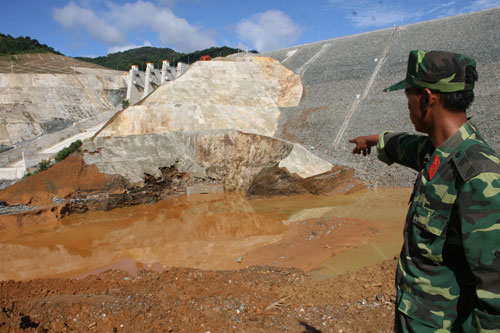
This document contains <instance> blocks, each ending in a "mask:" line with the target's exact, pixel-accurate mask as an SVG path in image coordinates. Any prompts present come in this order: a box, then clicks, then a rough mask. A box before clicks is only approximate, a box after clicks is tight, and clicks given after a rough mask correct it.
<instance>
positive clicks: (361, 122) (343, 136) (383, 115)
mask: <svg viewBox="0 0 500 333" xmlns="http://www.w3.org/2000/svg"><path fill="white" fill-rule="evenodd" d="M499 22H500V8H495V9H491V10H486V11H481V12H476V13H472V14H466V15H460V16H455V17H451V18H445V19H439V20H434V21H429V22H424V23H418V24H412V25H406V26H401V27H395V28H391V29H385V30H380V31H375V32H370V33H364V34H360V35H354V36H348V37H342V38H336V39H332V40H327V41H321V42H317V43H312V44H307V45H301V46H296V47H291V48H287V49H282V50H276V51H271V52H267V53H265V54H263V55H266V56H270V57H273V58H274V59H277V60H278V61H280V62H281V63H282V64H283V65H285V66H286V67H287V68H289V69H291V70H292V71H294V72H296V73H297V74H299V75H300V76H301V78H302V83H303V85H304V94H303V97H302V100H301V102H300V104H299V105H298V106H297V107H294V108H288V109H286V110H282V112H281V113H280V119H279V123H278V130H277V132H276V135H275V136H276V137H279V138H284V139H287V140H290V141H293V142H298V143H300V144H302V145H303V146H305V147H307V148H308V149H310V150H311V151H313V152H314V153H315V154H316V155H318V156H321V157H322V158H325V159H327V160H328V161H330V162H332V163H335V164H342V165H349V166H352V167H354V168H355V169H356V170H357V175H358V176H360V177H362V178H363V179H364V180H366V181H368V182H373V183H375V184H391V185H406V186H408V185H411V184H412V182H413V178H414V173H413V172H412V171H408V170H405V169H403V168H401V167H398V166H391V167H390V168H391V169H390V170H389V169H388V167H386V166H385V164H383V163H381V162H379V161H378V160H377V159H376V158H375V157H373V158H370V159H368V160H367V159H366V158H364V157H363V156H357V155H356V156H354V155H352V154H351V151H352V148H353V147H352V144H350V143H348V140H349V139H351V138H354V137H356V136H359V135H366V134H375V133H380V132H382V131H384V130H394V131H408V132H413V131H414V129H413V127H412V124H411V122H410V121H409V118H408V109H407V102H406V98H405V96H404V94H403V93H402V92H391V93H383V92H382V91H383V89H384V88H386V87H388V86H389V85H391V84H393V83H395V82H397V81H399V80H402V79H403V78H404V75H405V71H406V62H407V59H408V54H409V52H410V51H411V50H414V49H423V50H449V51H453V52H458V53H464V54H468V55H471V56H473V57H475V58H476V60H477V64H478V66H477V70H478V73H479V81H478V82H477V84H476V89H475V93H476V98H475V101H474V103H473V106H472V108H471V109H470V110H468V116H471V117H472V119H473V121H474V122H475V123H476V124H477V125H478V127H479V128H480V130H481V132H482V133H483V135H484V136H485V137H486V139H487V141H488V142H489V143H490V144H491V145H492V147H493V148H494V149H495V150H496V151H500V131H499V128H500V116H499V113H498V112H497V111H496V110H497V109H498V105H499V104H500V84H499V82H500V77H499V74H498V73H500V43H498V41H499V40H500V24H499Z"/></svg>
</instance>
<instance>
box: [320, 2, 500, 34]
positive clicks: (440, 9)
mask: <svg viewBox="0 0 500 333" xmlns="http://www.w3.org/2000/svg"><path fill="white" fill-rule="evenodd" d="M327 3H328V7H329V8H331V9H332V8H333V9H335V10H340V11H342V12H344V15H345V17H346V18H347V19H348V20H350V21H351V22H352V23H353V24H354V26H356V27H358V28H369V27H374V28H380V27H387V26H390V25H393V24H396V25H401V24H408V23H411V22H414V21H419V20H421V19H430V18H439V17H447V16H453V15H457V14H460V13H467V12H471V11H478V10H482V9H487V8H493V7H498V6H500V0H474V1H473V2H472V4H470V5H468V6H466V5H464V4H463V1H461V2H459V3H458V2H457V1H454V0H451V1H447V2H439V1H434V0H427V1H426V0H421V1H419V2H406V3H404V5H403V3H402V2H399V1H392V0H385V1H382V0H379V1H371V0H327Z"/></svg>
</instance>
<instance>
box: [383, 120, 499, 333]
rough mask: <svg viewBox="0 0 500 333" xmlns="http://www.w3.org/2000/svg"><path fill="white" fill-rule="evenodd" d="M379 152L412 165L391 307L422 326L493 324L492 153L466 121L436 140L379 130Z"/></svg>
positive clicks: (495, 228) (495, 197)
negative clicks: (412, 180)
mask: <svg viewBox="0 0 500 333" xmlns="http://www.w3.org/2000/svg"><path fill="white" fill-rule="evenodd" d="M377 155H378V157H379V159H380V160H381V161H383V162H385V163H387V164H392V163H399V164H402V165H404V166H407V167H410V168H412V169H414V170H416V171H418V172H419V174H418V176H417V180H416V183H415V186H414V189H413V194H412V196H411V198H410V206H409V210H408V215H407V217H406V224H405V228H404V245H403V248H402V250H401V255H400V258H399V263H398V269H397V273H396V289H397V300H396V306H397V309H398V310H399V313H404V314H405V315H406V316H407V318H409V319H410V320H409V322H414V323H415V325H417V326H418V327H420V329H418V330H417V331H422V327H425V328H427V327H428V328H429V329H428V330H426V331H439V332H448V331H464V332H476V331H485V332H492V331H494V332H499V331H500V161H499V158H498V154H497V153H496V152H495V151H493V149H492V148H491V147H489V146H488V144H487V143H486V142H485V141H484V139H483V138H482V137H481V136H480V134H479V132H478V131H477V129H476V127H475V126H474V124H473V123H472V122H470V121H468V122H466V123H465V124H464V125H463V126H462V127H461V128H460V129H459V130H458V131H457V132H456V133H455V134H454V135H452V136H451V137H450V138H448V139H447V140H446V141H445V142H444V143H443V144H442V145H440V146H439V147H438V148H436V149H435V148H434V146H433V145H432V143H431V141H430V140H429V138H428V137H427V136H420V135H412V134H404V133H390V132H385V133H384V134H382V135H380V137H379V142H378V145H377Z"/></svg>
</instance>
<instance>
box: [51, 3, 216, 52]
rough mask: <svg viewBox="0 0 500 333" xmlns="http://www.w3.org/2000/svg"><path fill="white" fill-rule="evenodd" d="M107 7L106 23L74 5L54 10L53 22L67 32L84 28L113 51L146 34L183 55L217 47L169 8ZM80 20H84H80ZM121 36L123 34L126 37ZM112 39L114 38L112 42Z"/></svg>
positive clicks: (144, 4) (143, 5)
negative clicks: (129, 39) (136, 36)
mask: <svg viewBox="0 0 500 333" xmlns="http://www.w3.org/2000/svg"><path fill="white" fill-rule="evenodd" d="M169 3H170V4H171V3H173V2H172V1H169ZM107 5H108V10H107V11H106V12H103V13H100V17H103V18H106V20H104V19H103V18H100V17H99V16H98V15H97V14H96V13H94V12H93V11H92V10H90V9H84V8H81V7H78V6H77V5H75V4H74V3H70V4H69V5H67V6H66V7H63V8H61V9H55V10H54V19H55V20H56V21H57V22H58V23H59V24H61V26H63V27H64V28H67V29H74V28H78V27H80V26H84V27H85V29H86V30H87V32H89V36H90V37H91V38H92V39H94V40H100V41H104V42H106V43H107V44H108V45H109V46H110V49H113V50H114V49H115V48H116V49H117V50H118V49H119V48H120V47H123V45H126V44H127V39H126V38H125V36H135V35H141V34H142V33H144V32H147V31H152V32H154V33H155V34H156V36H157V37H158V39H159V41H160V43H161V46H163V47H170V48H173V49H175V50H176V51H180V52H191V51H194V50H201V49H205V48H208V47H211V46H216V45H217V43H216V41H215V40H214V39H213V38H212V37H211V36H210V35H209V34H207V33H205V32H203V31H200V29H199V28H197V27H195V26H193V25H191V24H189V22H187V21H186V20H185V19H183V18H179V17H177V16H176V15H175V14H174V13H173V12H172V10H171V9H170V8H168V7H165V6H161V5H156V4H153V3H151V2H146V1H137V2H134V3H124V4H120V5H117V4H113V3H111V2H108V3H107ZM81 16H83V17H84V18H80V17H81ZM96 23H98V24H97V25H98V27H97V28H95V25H96ZM106 29H107V30H106ZM103 31H104V32H105V34H104V35H109V37H107V38H104V37H103V33H102V32H103ZM112 31H115V32H117V33H118V34H119V35H116V36H114V35H113V34H111V32H112ZM106 32H108V33H106ZM120 32H123V35H122V34H121V33H120ZM113 36H114V37H115V38H111V37H113ZM118 37H121V38H118ZM129 44H133V43H129Z"/></svg>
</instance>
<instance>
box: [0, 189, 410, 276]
mask: <svg viewBox="0 0 500 333" xmlns="http://www.w3.org/2000/svg"><path fill="white" fill-rule="evenodd" d="M409 196H410V189H408V188H390V189H376V190H373V189H372V190H363V191H359V192H356V193H353V194H348V195H342V196H333V197H325V196H312V195H304V196H293V197H280V198H265V199H252V200H249V199H248V198H246V197H245V196H243V195H238V194H234V193H233V194H219V195H193V196H189V197H187V196H183V197H178V198H172V199H168V200H164V201H161V202H159V203H157V204H155V205H138V206H133V207H125V208H120V209H114V210H112V211H108V212H88V213H85V214H73V215H71V216H68V217H65V218H63V219H62V220H61V223H60V225H58V226H57V227H53V226H52V227H50V228H47V229H45V230H44V229H42V230H37V231H36V232H26V233H24V234H20V235H17V236H16V237H15V238H12V239H6V240H4V241H2V242H1V243H0V280H7V279H14V280H27V279H34V278H42V277H78V276H85V275H86V274H89V272H99V271H104V270H106V269H109V268H119V269H125V270H128V271H129V272H132V273H133V272H134V271H135V270H137V269H139V268H146V269H162V268H164V267H174V266H176V267H194V268H200V269H233V268H238V265H244V264H245V263H247V262H246V261H243V262H241V261H242V258H247V257H249V258H250V257H251V256H250V255H249V256H247V254H249V253H254V254H255V253H263V254H262V255H261V254H258V255H257V256H254V257H253V258H252V260H253V261H250V260H249V261H248V264H250V263H251V264H276V265H281V264H283V265H284V264H285V263H280V262H278V261H276V260H274V259H272V260H271V259H270V258H268V257H266V256H269V255H266V254H264V253H271V254H272V253H273V252H274V251H273V248H272V246H273V244H279V242H280V241H281V240H282V238H283V237H284V235H285V234H286V233H287V231H289V230H290V228H291V227H292V226H293V225H294V224H297V223H302V222H303V221H319V220H318V219H330V220H328V221H339V219H355V220H356V221H361V222H359V223H352V225H353V227H352V228H351V229H344V233H343V234H342V237H341V238H336V239H335V242H344V241H345V242H346V244H347V245H346V246H344V250H342V253H339V254H338V255H334V256H333V257H331V256H329V257H328V258H326V259H325V260H323V259H322V262H321V263H320V264H319V265H316V267H315V268H314V269H313V270H312V274H313V275H314V276H315V277H316V278H317V279H322V278H326V277H328V276H332V275H335V274H339V273H342V272H345V271H347V270H353V269H357V268H359V267H361V266H364V265H370V264H375V263H376V262H378V261H380V260H383V259H385V258H392V257H393V256H395V255H397V254H398V252H399V249H400V247H401V242H402V236H401V232H402V228H403V221H404V216H405V214H406V210H407V202H408V198H409ZM325 221H327V220H325ZM345 221H347V220H344V222H345ZM316 223H317V222H316ZM367 226H369V228H367ZM367 229H369V231H367ZM294 230H295V229H294ZM296 230H302V229H296ZM346 230H349V232H346ZM361 231H363V232H364V234H365V235H368V237H364V238H362V239H361V238H356V237H357V235H358V234H359V233H360V232H361ZM296 232H297V233H299V232H302V231H296ZM330 232H332V233H335V232H336V231H335V230H333V229H331V230H329V233H330ZM367 233H368V234H367ZM295 238H296V239H305V240H307V242H308V244H312V243H313V242H315V241H319V238H317V239H314V237H313V238H311V232H310V231H307V234H304V235H302V234H297V235H295ZM358 239H359V240H358ZM325 240H327V239H326V238H325V239H323V242H324V241H325ZM307 242H303V243H307ZM332 242H333V241H332ZM297 244H301V243H300V242H297ZM331 245H332V246H333V245H336V244H331ZM293 246H294V248H293V250H294V251H297V248H296V246H299V245H295V244H293ZM266 247H267V248H268V249H270V250H269V251H267V252H259V249H262V248H266ZM323 247H327V248H331V246H330V245H329V244H322V246H321V247H316V248H311V249H314V251H313V250H311V251H312V252H311V253H309V254H308V256H315V254H316V251H319V250H317V249H319V248H323ZM346 248H347V249H348V250H345V249H346ZM290 253H291V254H290V255H292V256H293V252H290ZM287 255H288V254H287V252H286V251H285V252H283V253H280V258H285V257H286V256H287ZM260 256H262V257H260ZM290 262H292V261H290ZM294 264H297V265H298V266H300V262H297V260H296V261H295V262H294Z"/></svg>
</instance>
